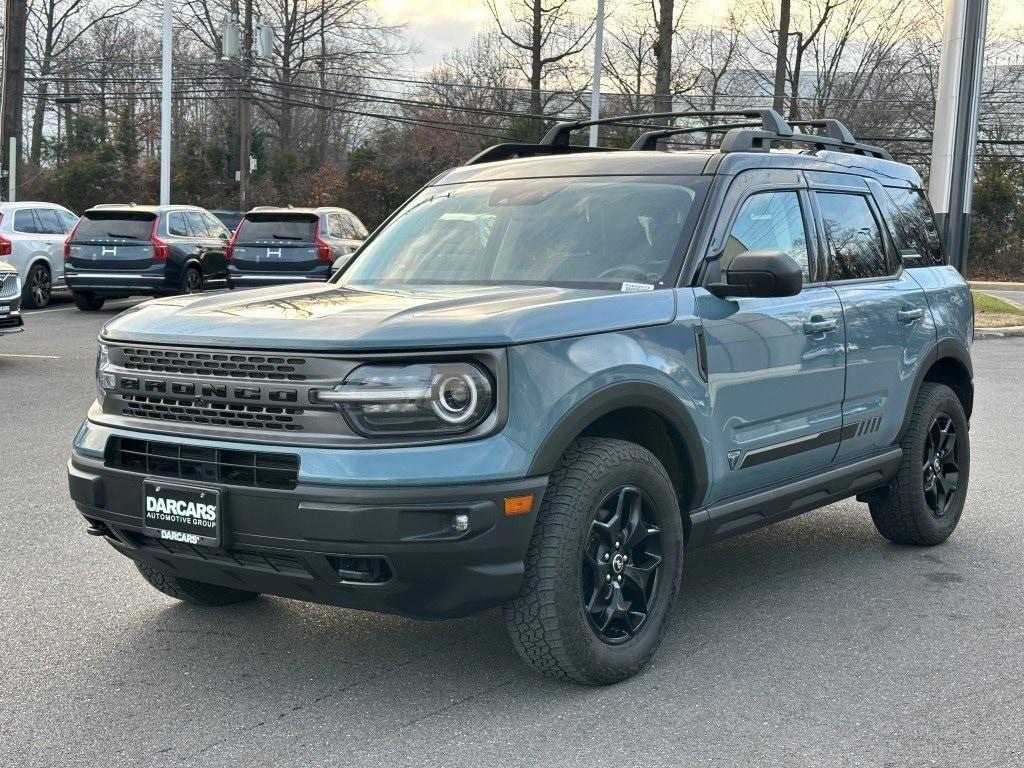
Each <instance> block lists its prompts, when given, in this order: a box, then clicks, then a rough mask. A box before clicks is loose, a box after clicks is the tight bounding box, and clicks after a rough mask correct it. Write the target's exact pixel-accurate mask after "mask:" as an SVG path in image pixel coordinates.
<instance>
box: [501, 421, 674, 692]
mask: <svg viewBox="0 0 1024 768" xmlns="http://www.w3.org/2000/svg"><path fill="white" fill-rule="evenodd" d="M682 564H683V529H682V520H681V517H680V513H679V504H678V501H677V498H676V494H675V489H674V487H673V485H672V482H671V480H670V479H669V477H668V474H667V473H666V472H665V468H664V467H663V466H662V465H661V463H660V462H659V461H658V460H657V459H656V458H655V457H654V455H653V454H651V453H650V452H649V451H647V450H646V449H644V448H642V447H640V446H638V445H636V444H634V443H629V442H625V441H622V440H611V439H604V438H584V439H581V440H578V441H576V442H575V443H573V444H572V445H571V446H570V447H569V449H568V450H567V451H566V453H565V455H564V456H563V457H562V459H561V461H560V463H559V466H558V467H557V468H556V469H555V471H554V472H553V473H552V475H551V483H550V485H549V486H548V490H547V492H546V493H545V494H544V501H543V503H542V504H541V509H540V515H539V517H538V520H537V523H536V525H535V527H534V531H533V536H532V538H531V541H530V546H529V550H528V552H527V556H526V573H525V576H524V579H523V584H522V587H521V589H520V593H519V596H518V597H516V598H515V599H514V600H513V601H511V602H510V603H508V604H507V605H505V606H504V609H503V613H504V618H505V623H506V627H507V629H508V632H509V636H510V637H511V639H512V643H513V645H514V646H515V648H516V650H517V651H518V652H519V654H520V656H522V658H523V659H524V660H525V661H526V662H527V664H529V665H531V666H532V667H533V668H534V669H536V670H537V671H539V672H541V673H543V674H546V675H550V676H552V677H560V678H569V679H571V680H575V681H577V682H580V683H585V684H589V685H604V684H608V683H614V682H616V681H619V680H623V679H625V678H627V677H629V676H631V675H634V674H636V673H637V672H638V671H639V670H640V669H641V668H642V667H643V666H644V664H646V663H647V661H648V660H649V659H650V658H651V656H652V655H653V654H654V652H655V651H656V650H657V648H658V645H659V644H660V642H661V638H662V636H663V634H664V632H665V627H666V624H667V623H668V620H669V618H670V616H671V610H672V605H673V603H674V602H675V598H676V594H677V593H678V591H679V582H680V578H681V575H682Z"/></svg>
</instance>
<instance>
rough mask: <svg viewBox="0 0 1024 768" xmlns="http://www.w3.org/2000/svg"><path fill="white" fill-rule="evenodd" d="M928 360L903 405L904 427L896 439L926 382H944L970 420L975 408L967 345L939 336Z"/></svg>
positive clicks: (971, 367)
mask: <svg viewBox="0 0 1024 768" xmlns="http://www.w3.org/2000/svg"><path fill="white" fill-rule="evenodd" d="M926 359H927V360H928V362H927V363H926V364H925V365H922V366H921V368H920V370H918V372H917V378H916V380H915V382H914V389H913V393H912V395H911V397H910V399H909V401H908V402H907V404H906V411H905V412H904V415H903V426H902V427H901V428H900V433H899V435H898V436H897V442H899V441H900V440H902V439H903V434H904V433H905V432H906V430H907V427H908V426H909V425H910V416H911V414H912V413H913V411H914V403H915V402H917V398H918V395H919V394H920V393H921V385H923V384H924V383H925V382H926V381H928V382H933V383H937V384H945V385H946V386H947V387H949V388H950V389H952V390H953V392H954V393H955V394H956V396H957V399H958V400H959V401H960V404H961V405H962V406H963V409H964V414H965V415H966V416H967V420H968V421H970V418H971V412H972V411H973V410H974V365H973V363H972V362H971V353H970V350H969V349H968V347H967V344H966V343H965V342H963V341H961V340H959V339H952V338H948V339H941V340H940V341H939V342H938V343H937V344H936V345H935V347H934V348H933V349H932V351H931V353H930V354H929V355H928V356H927V358H926Z"/></svg>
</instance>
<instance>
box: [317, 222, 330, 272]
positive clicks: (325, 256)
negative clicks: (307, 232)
mask: <svg viewBox="0 0 1024 768" xmlns="http://www.w3.org/2000/svg"><path fill="white" fill-rule="evenodd" d="M314 242H315V243H316V260H317V261H320V262H323V263H324V264H330V263H331V262H333V261H334V257H333V256H332V254H331V246H329V245H328V244H327V243H326V242H325V241H324V239H323V238H322V237H320V222H319V221H317V223H316V237H314Z"/></svg>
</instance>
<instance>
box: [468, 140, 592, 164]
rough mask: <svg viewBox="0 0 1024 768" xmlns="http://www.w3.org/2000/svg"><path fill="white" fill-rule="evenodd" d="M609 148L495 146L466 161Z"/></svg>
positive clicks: (496, 159)
mask: <svg viewBox="0 0 1024 768" xmlns="http://www.w3.org/2000/svg"><path fill="white" fill-rule="evenodd" d="M610 151H612V150H611V149H610V148H609V147H552V146H550V145H548V144H495V145H494V146H493V147H488V148H487V149H485V150H483V151H482V152H480V153H479V154H477V155H474V156H473V157H471V158H470V159H469V160H467V161H466V165H479V164H480V163H495V162H497V161H498V160H510V159H512V158H514V157H535V156H536V155H555V154H559V155H560V154H565V153H567V152H610Z"/></svg>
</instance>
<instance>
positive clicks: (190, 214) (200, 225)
mask: <svg viewBox="0 0 1024 768" xmlns="http://www.w3.org/2000/svg"><path fill="white" fill-rule="evenodd" d="M185 218H186V219H187V220H188V225H189V227H191V228H192V236H193V237H204V238H205V237H214V234H213V233H212V232H210V231H209V230H208V229H207V227H206V222H205V221H203V217H202V216H200V215H199V211H186V212H185Z"/></svg>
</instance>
